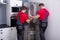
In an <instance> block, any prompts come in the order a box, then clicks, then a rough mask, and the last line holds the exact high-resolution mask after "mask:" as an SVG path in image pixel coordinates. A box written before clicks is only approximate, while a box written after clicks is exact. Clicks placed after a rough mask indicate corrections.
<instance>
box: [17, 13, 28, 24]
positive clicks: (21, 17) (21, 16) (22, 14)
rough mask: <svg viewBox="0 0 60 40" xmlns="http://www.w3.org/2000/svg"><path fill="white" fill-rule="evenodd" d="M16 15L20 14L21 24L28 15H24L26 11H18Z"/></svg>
mask: <svg viewBox="0 0 60 40" xmlns="http://www.w3.org/2000/svg"><path fill="white" fill-rule="evenodd" d="M18 15H20V22H21V23H22V24H24V23H25V22H26V20H27V19H28V15H26V13H23V12H19V13H18V14H17V17H18Z"/></svg>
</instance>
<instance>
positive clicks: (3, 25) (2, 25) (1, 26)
mask: <svg viewBox="0 0 60 40" xmlns="http://www.w3.org/2000/svg"><path fill="white" fill-rule="evenodd" d="M8 27H11V26H8V25H6V24H0V28H8Z"/></svg>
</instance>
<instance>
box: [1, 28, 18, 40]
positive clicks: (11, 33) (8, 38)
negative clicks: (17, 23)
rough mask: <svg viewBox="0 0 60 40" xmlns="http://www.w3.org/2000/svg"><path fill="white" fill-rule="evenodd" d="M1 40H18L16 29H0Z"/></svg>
mask: <svg viewBox="0 0 60 40" xmlns="http://www.w3.org/2000/svg"><path fill="white" fill-rule="evenodd" d="M0 40H17V32H16V27H9V28H0Z"/></svg>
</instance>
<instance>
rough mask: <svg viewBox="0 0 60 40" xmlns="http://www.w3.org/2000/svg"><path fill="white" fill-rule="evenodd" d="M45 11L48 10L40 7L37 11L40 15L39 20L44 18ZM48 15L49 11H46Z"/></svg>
mask: <svg viewBox="0 0 60 40" xmlns="http://www.w3.org/2000/svg"><path fill="white" fill-rule="evenodd" d="M46 12H48V10H47V9H45V8H44V9H40V10H39V11H38V13H37V15H40V17H39V20H44V19H45V18H46ZM48 15H49V12H48Z"/></svg>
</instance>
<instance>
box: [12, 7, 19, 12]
mask: <svg viewBox="0 0 60 40" xmlns="http://www.w3.org/2000/svg"><path fill="white" fill-rule="evenodd" d="M19 11H20V7H12V12H19Z"/></svg>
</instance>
